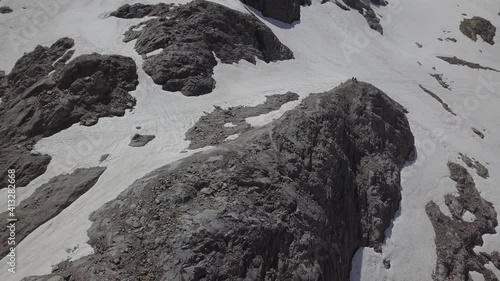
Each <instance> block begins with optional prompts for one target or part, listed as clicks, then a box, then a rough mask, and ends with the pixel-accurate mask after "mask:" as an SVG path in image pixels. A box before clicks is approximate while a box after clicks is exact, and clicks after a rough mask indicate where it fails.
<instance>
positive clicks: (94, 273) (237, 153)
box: [27, 82, 413, 281]
mask: <svg viewBox="0 0 500 281" xmlns="http://www.w3.org/2000/svg"><path fill="white" fill-rule="evenodd" d="M412 149H413V136H412V134H411V131H410V128H409V124H408V121H407V120H406V117H405V114H404V111H403V107H402V106H400V105H399V104H397V103H396V102H394V101H393V100H391V99H390V98H388V97H387V96H386V95H385V94H384V93H382V92H381V91H380V90H378V89H377V88H375V87H373V86H371V85H369V84H366V83H363V82H359V83H353V82H346V83H344V84H342V85H340V86H339V87H337V88H336V89H334V90H332V91H330V92H325V93H321V94H312V95H311V96H309V97H307V98H305V99H304V100H303V101H302V103H301V104H300V105H299V106H298V107H297V108H296V109H294V110H291V111H289V112H287V113H285V115H284V116H283V117H281V118H280V119H278V120H276V121H274V122H272V123H270V124H269V125H267V126H265V127H262V128H259V129H255V130H252V131H249V132H247V133H245V134H244V135H243V136H241V137H240V138H238V139H237V140H235V141H233V142H229V143H227V144H224V145H222V146H219V147H217V148H214V149H212V150H210V151H207V152H203V153H198V154H195V155H193V156H190V157H188V158H186V159H184V160H182V161H178V162H175V163H172V164H171V165H167V166H165V167H163V168H160V169H158V170H156V171H154V172H152V173H150V174H149V175H147V176H146V177H145V178H143V179H141V180H138V181H136V182H135V183H134V184H133V185H132V186H130V187H129V188H128V189H127V190H125V191H124V192H123V193H122V194H121V195H119V196H118V198H116V199H115V200H112V201H110V202H109V203H107V204H105V205H104V206H103V207H102V208H101V209H99V210H98V211H96V212H94V213H93V214H92V215H91V217H90V219H91V220H92V221H93V224H92V227H91V228H90V229H89V232H88V234H89V237H90V240H89V243H90V244H91V245H92V247H93V248H94V250H95V253H94V254H93V255H90V256H87V257H84V258H82V259H80V260H77V261H74V262H64V263H61V264H59V265H58V266H56V269H55V271H54V272H53V274H51V275H48V276H41V277H33V278H29V279H27V280H38V281H42V280H48V279H49V278H62V277H64V276H71V280H74V281H78V280H85V281H88V280H348V278H349V273H350V261H351V259H352V256H353V254H354V253H355V251H356V250H357V249H358V248H359V247H361V246H370V247H377V246H379V245H380V244H381V243H382V241H383V239H384V230H385V228H386V227H388V226H389V224H390V221H391V218H392V217H393V215H394V213H395V212H396V210H397V209H398V206H399V201H400V199H401V194H400V169H401V168H402V166H403V165H404V163H405V160H406V159H407V157H408V155H409V154H410V151H411V150H412Z"/></svg>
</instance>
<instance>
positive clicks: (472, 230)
mask: <svg viewBox="0 0 500 281" xmlns="http://www.w3.org/2000/svg"><path fill="white" fill-rule="evenodd" d="M448 168H449V170H450V178H451V179H452V180H453V181H455V182H456V183H457V185H456V188H457V191H458V196H454V195H452V194H448V195H446V196H445V203H446V205H447V206H448V209H449V210H450V213H451V214H452V217H449V216H446V215H445V214H443V212H442V211H441V210H440V209H439V206H438V205H437V204H436V203H434V202H432V201H431V202H429V203H427V205H426V206H425V211H426V213H427V215H428V216H429V219H430V220H431V222H432V225H433V227H434V231H435V232H436V238H435V243H436V252H437V262H436V270H435V272H434V276H433V279H434V280H438V281H445V280H450V281H451V280H470V276H469V272H470V271H476V272H479V273H481V274H483V276H484V278H485V280H487V281H498V279H497V278H496V277H495V275H494V273H493V272H491V271H490V270H489V269H487V268H485V267H484V264H486V263H488V262H489V261H490V258H491V257H490V255H488V254H487V253H480V254H476V253H475V251H474V247H475V246H477V245H482V243H483V239H482V236H483V235H484V234H495V233H496V231H495V227H496V226H497V225H498V221H497V213H496V211H495V209H494V208H493V205H492V204H491V203H490V202H488V201H486V200H485V199H483V198H482V197H481V195H480V193H479V191H478V190H477V188H476V185H475V183H474V179H473V178H472V176H471V175H470V174H469V173H468V172H467V169H465V168H464V167H462V166H460V165H459V164H457V163H453V162H448ZM466 211H469V212H470V213H472V214H473V215H474V216H475V219H474V221H472V222H468V221H464V220H463V219H462V217H463V215H464V213H465V212H466ZM492 256H493V257H495V252H494V253H492ZM491 261H492V262H494V259H493V258H491Z"/></svg>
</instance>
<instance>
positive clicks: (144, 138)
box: [128, 134, 156, 147]
mask: <svg viewBox="0 0 500 281" xmlns="http://www.w3.org/2000/svg"><path fill="white" fill-rule="evenodd" d="M155 137H156V136H154V135H140V134H135V135H134V136H132V139H131V140H130V143H129V144H128V145H129V146H132V147H142V146H145V145H146V144H148V143H149V142H150V141H152V140H154V139H155Z"/></svg>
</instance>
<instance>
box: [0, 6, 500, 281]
mask: <svg viewBox="0 0 500 281" xmlns="http://www.w3.org/2000/svg"><path fill="white" fill-rule="evenodd" d="M42 2H43V3H45V4H42ZM135 2H136V1H132V0H116V1H106V0H78V1H77V0H47V1H39V0H3V1H2V3H1V5H5V6H10V7H11V8H12V9H13V10H14V12H13V13H10V14H4V15H0V38H4V40H1V41H0V69H1V70H4V71H6V72H7V73H8V72H9V71H10V70H11V69H12V67H13V66H14V63H15V62H16V60H17V59H18V58H19V57H21V56H22V55H23V53H24V52H28V51H31V50H33V49H34V47H35V46H36V45H38V44H42V45H51V44H52V43H53V42H55V41H56V40H57V39H59V38H61V37H64V36H68V37H71V38H73V39H75V43H76V46H75V50H76V53H75V55H74V57H76V56H78V55H80V54H85V53H91V52H99V53H104V54H121V55H125V56H130V57H132V58H134V60H135V61H136V63H137V64H138V72H139V81H140V83H139V86H138V87H137V90H135V91H134V92H132V95H134V96H135V97H136V98H137V106H136V107H135V109H134V110H133V111H131V112H127V113H126V114H125V116H124V117H115V118H102V119H100V120H99V122H98V124H97V125H95V126H92V127H83V126H79V125H78V124H76V125H74V126H72V127H71V128H69V129H67V130H64V131H62V132H60V133H58V134H56V135H53V136H51V137H49V138H45V139H42V140H41V141H40V142H38V143H37V145H36V148H35V150H36V151H39V152H41V153H47V154H50V155H51V156H52V162H51V164H50V165H49V168H48V170H47V172H46V173H45V174H44V175H42V176H40V177H39V178H37V179H35V180H34V181H33V182H31V183H30V184H29V185H28V186H26V187H22V188H19V189H18V190H17V199H18V203H19V202H20V201H21V200H22V199H24V198H26V197H28V196H29V195H31V194H32V192H33V191H34V190H35V189H36V188H37V187H39V186H40V185H41V184H43V183H45V182H47V181H48V180H49V179H50V178H52V177H54V176H56V175H59V174H62V173H70V172H71V171H73V170H74V169H76V168H78V167H92V166H97V165H105V166H107V170H106V171H105V172H104V173H103V175H102V176H101V177H100V179H99V181H98V182H97V183H96V185H95V186H94V187H92V188H91V189H90V190H89V191H88V192H87V193H85V194H84V195H83V196H81V197H80V198H79V199H78V200H77V201H76V202H74V203H73V204H72V205H71V206H69V207H68V208H66V209H65V210H64V211H63V212H62V213H60V214H59V215H58V216H56V217H55V218H53V219H52V220H50V221H48V222H47V223H45V224H44V225H42V226H41V227H39V228H38V229H37V230H35V231H34V232H33V233H31V234H30V235H29V236H28V237H27V238H25V240H24V241H22V242H21V243H20V244H19V245H18V247H17V259H18V264H17V268H16V269H17V272H16V274H11V273H9V272H7V270H6V259H2V261H1V262H0V280H7V281H11V280H12V281H15V280H20V279H21V278H23V277H26V276H30V275H40V274H47V273H50V271H51V267H52V266H53V265H55V264H57V263H59V262H60V261H62V260H64V259H67V258H71V259H76V258H79V257H82V256H85V255H88V254H90V253H92V248H91V247H90V246H89V245H88V244H86V242H87V241H88V237H87V229H88V228H89V227H90V225H91V223H90V221H89V220H88V216H89V214H90V213H91V212H93V211H94V210H96V209H98V208H99V207H100V206H102V205H103V204H104V203H105V202H108V201H110V200H112V199H113V198H115V197H116V196H117V195H118V194H119V193H120V192H122V191H123V190H124V189H125V188H126V187H127V186H129V185H130V184H131V183H132V182H133V181H134V180H136V179H138V178H141V177H142V176H144V175H145V174H147V173H148V172H150V171H152V170H153V169H155V168H158V167H161V166H163V165H165V164H168V163H170V162H172V161H175V160H177V159H180V158H183V157H186V156H187V155H190V154H192V153H194V152H195V151H192V150H188V152H187V153H181V151H183V150H186V149H187V147H188V142H187V141H185V140H184V133H185V132H186V131H187V130H188V129H189V128H190V127H191V126H192V125H193V124H194V123H195V122H196V120H197V119H198V118H199V117H200V116H202V115H203V114H204V113H203V112H204V111H206V112H210V111H211V110H212V109H213V106H214V105H218V106H222V107H229V106H238V105H248V106H254V105H257V104H259V103H262V102H264V101H265V96H266V95H272V94H284V93H286V92H287V91H292V92H296V93H297V94H299V95H300V96H301V98H303V97H305V96H307V95H308V94H309V93H314V92H322V91H326V90H330V89H332V88H333V87H335V86H337V85H338V84H339V83H341V82H343V81H345V80H346V79H350V78H351V77H353V76H355V77H357V78H358V80H362V81H367V82H370V83H372V84H374V85H375V86H377V87H378V88H380V89H381V90H383V91H384V92H385V93H387V94H388V95H389V96H390V97H392V98H393V99H395V100H396V101H398V102H399V103H401V104H402V105H403V106H405V107H406V108H407V109H408V110H409V114H408V115H407V116H408V119H409V121H410V125H411V129H412V132H413V133H414V135H415V138H416V147H417V152H418V157H417V159H416V161H414V162H413V163H408V165H407V166H406V167H405V168H404V169H403V171H402V177H403V183H402V187H403V188H402V195H403V199H402V202H401V209H400V211H399V212H398V214H397V216H396V217H395V219H394V222H393V224H392V225H391V227H390V228H389V229H388V230H387V231H386V234H387V239H386V243H385V245H384V247H383V253H382V254H378V253H375V252H374V251H373V250H372V249H368V248H365V249H360V250H359V251H358V252H357V253H356V255H355V256H354V258H353V270H352V272H351V280H352V281H357V280H363V281H365V280H373V281H378V280H405V281H413V280H415V281H417V280H418V281H420V280H430V279H431V274H432V271H433V269H434V266H435V262H436V254H435V245H434V230H433V228H432V225H431V223H430V221H429V219H428V217H427V215H426V214H425V211H424V206H425V204H426V203H428V202H429V201H431V200H433V201H435V202H436V203H437V204H438V205H439V206H440V208H441V210H442V211H443V212H445V213H449V212H448V210H447V207H446V205H445V204H444V199H443V195H445V194H447V193H452V192H455V191H456V189H455V184H454V182H452V181H451V180H450V179H449V178H448V176H449V172H448V169H447V166H446V163H447V161H448V160H453V161H457V162H459V163H460V161H461V160H459V159H458V153H459V152H462V153H464V154H467V155H469V156H471V157H474V158H475V159H477V160H479V161H480V162H481V163H488V164H486V167H487V168H488V169H489V170H490V178H489V179H486V180H485V179H482V178H480V177H478V176H477V175H475V174H474V173H472V171H471V174H473V176H474V179H475V181H476V184H477V188H478V190H479V191H480V192H481V195H482V196H483V197H484V198H486V199H487V200H489V201H490V202H492V203H493V206H494V207H495V209H496V210H497V212H500V189H499V188H498V184H497V183H498V182H500V175H499V172H500V169H499V167H500V118H499V113H498V112H499V111H498V108H500V98H499V93H500V73H497V72H492V71H484V70H473V69H469V68H467V67H461V66H454V65H450V64H448V63H446V62H444V61H442V60H440V59H438V58H436V56H437V55H446V56H457V57H459V58H462V59H465V60H468V61H471V62H476V63H480V64H482V65H485V66H490V67H493V68H497V69H500V46H499V45H498V44H495V45H493V46H491V45H489V44H487V43H485V42H483V41H482V39H479V40H478V41H477V42H473V41H471V40H470V39H468V38H467V37H465V36H464V35H463V34H462V33H461V32H460V31H459V29H458V27H459V23H460V21H461V20H462V18H464V16H462V13H466V14H467V16H466V17H471V16H475V15H477V16H482V17H484V18H487V19H489V20H490V21H491V22H492V23H493V24H494V25H495V26H496V27H497V28H500V16H499V15H497V13H498V12H500V2H498V1H497V0H482V1H470V0H440V1H434V0H399V1H398V0H391V1H389V2H390V3H389V5H388V6H386V7H379V8H378V7H374V9H375V12H376V13H377V14H379V15H381V17H382V18H381V21H382V24H383V26H384V35H383V36H382V35H380V34H378V33H375V32H373V31H372V30H370V29H369V28H368V27H367V24H366V21H365V19H364V18H363V17H362V16H361V15H360V14H359V13H358V12H357V11H350V12H346V11H343V10H341V9H340V8H339V7H338V6H336V5H335V4H333V3H327V4H323V5H321V4H319V0H315V1H313V2H314V3H313V5H312V6H310V7H305V8H302V9H301V20H300V22H296V23H294V24H292V25H288V24H283V23H278V22H276V21H273V20H270V19H266V18H261V19H262V21H263V22H264V23H265V24H267V25H268V26H269V27H270V28H271V29H272V30H273V31H274V33H275V34H276V35H277V36H278V38H279V39H280V40H281V41H282V42H283V43H284V44H286V45H287V46H288V47H289V48H290V49H291V50H292V51H293V52H294V55H295V60H290V61H283V62H275V63H269V64H266V63H264V62H261V61H258V62H257V63H256V64H255V65H253V64H251V63H248V62H245V61H242V62H239V63H236V64H232V65H226V64H220V63H219V64H218V65H217V66H216V68H215V75H214V78H215V80H216V82H217V85H216V88H215V90H214V91H213V92H212V93H210V94H208V95H205V96H201V97H185V96H183V95H182V94H180V93H172V92H165V91H162V89H161V87H160V86H158V85H155V84H154V83H153V82H152V80H151V78H150V77H149V76H147V75H146V74H145V73H144V71H142V69H141V64H142V58H141V57H140V56H139V55H137V53H136V52H135V51H134V49H133V44H134V42H129V43H127V44H125V43H123V42H122V41H121V40H122V39H123V35H122V34H123V32H125V31H126V30H127V29H128V27H130V26H132V25H134V24H137V23H139V22H140V21H142V20H141V19H133V20H124V19H117V18H113V17H106V15H107V14H108V13H109V12H111V11H113V10H115V9H117V8H118V7H120V6H121V5H123V4H132V3H135ZM140 2H142V3H158V2H159V1H150V0H145V1H140ZM165 2H172V1H165ZM177 2H178V3H186V2H188V1H177ZM214 2H218V3H221V4H224V5H227V6H229V7H231V8H234V9H237V10H239V11H242V12H246V13H248V11H247V9H245V7H244V6H243V5H242V4H241V3H240V2H239V1H237V0H217V1H214ZM448 31H449V32H448ZM498 36H500V35H497V38H496V41H500V39H499V38H498ZM446 37H453V38H455V39H457V40H458V42H457V43H453V42H448V41H446V40H444V41H439V40H437V38H443V39H444V38H446ZM415 42H418V43H420V44H422V45H423V47H422V48H418V47H417V46H416V44H415ZM417 61H418V62H420V63H421V65H419V64H418V63H417ZM432 67H435V68H436V70H433V69H432ZM430 73H442V74H444V77H445V79H446V81H453V82H452V83H451V89H452V91H448V90H446V89H443V88H442V87H441V86H440V85H439V84H438V82H437V81H436V80H435V79H434V78H432V77H431V76H430V75H429V74H430ZM418 84H422V85H423V86H424V87H426V88H427V89H429V90H431V91H433V92H435V93H436V94H437V95H439V96H440V97H441V98H442V99H443V100H444V101H445V102H446V103H448V104H449V105H450V107H451V108H452V109H453V110H454V111H455V112H456V113H457V114H458V116H452V115H451V114H449V113H448V112H446V111H445V110H444V109H443V108H442V107H441V105H440V104H439V103H438V102H437V101H436V100H435V99H433V98H432V97H430V96H429V95H427V94H426V93H424V92H423V91H422V90H421V89H420V88H419V87H418ZM298 103H299V102H293V103H290V104H286V105H284V106H283V107H282V108H281V109H280V110H278V111H276V112H271V113H269V114H266V115H263V116H258V117H253V118H248V120H247V121H248V122H249V123H251V124H252V125H254V126H261V125H263V124H265V123H267V122H269V121H271V120H272V119H274V118H277V117H279V116H280V115H281V114H282V113H283V112H284V111H285V110H287V109H290V108H293V106H295V105H297V104H298ZM136 126H141V127H142V128H141V129H140V130H137V129H135V128H136ZM471 127H476V128H479V129H481V130H482V129H485V136H486V137H485V139H480V138H479V137H478V136H476V135H475V134H474V133H473V132H472V131H471ZM136 132H140V133H144V134H154V135H156V138H155V139H154V140H153V141H151V142H150V143H149V144H148V145H147V146H145V147H141V148H133V147H130V146H128V143H129V141H130V138H131V137H132V135H133V134H134V133H136ZM106 153H109V154H110V157H109V159H108V160H107V161H105V162H103V163H101V164H99V158H100V156H101V155H102V154H106ZM0 198H6V196H5V190H0ZM0 210H6V200H2V201H0ZM497 231H500V229H498V228H497ZM75 247H76V249H75V250H74V251H69V253H68V252H67V251H66V249H74V248H75ZM499 249H500V237H499V236H498V234H495V235H485V243H484V245H483V246H482V247H477V248H476V250H480V251H485V252H491V251H493V250H499ZM384 258H385V259H387V260H390V261H391V268H390V269H385V268H384V266H383V263H382V261H383V259H384ZM489 267H490V269H492V268H494V266H492V265H490V266H489ZM495 272H496V273H497V275H498V272H499V271H498V270H496V271H495ZM473 277H474V280H476V281H477V280H481V279H480V278H478V277H477V276H476V275H475V273H474V276H473ZM498 277H499V278H500V275H498ZM476 278H477V279H476Z"/></svg>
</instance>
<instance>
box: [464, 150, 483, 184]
mask: <svg viewBox="0 0 500 281" xmlns="http://www.w3.org/2000/svg"><path fill="white" fill-rule="evenodd" d="M459 155H460V159H462V161H463V162H464V163H465V165H467V167H469V168H472V169H476V172H477V175H478V176H480V177H482V178H484V179H486V178H488V177H489V176H490V172H489V171H488V168H486V167H485V166H484V165H483V164H481V163H480V162H479V161H477V160H473V159H470V157H469V156H467V155H465V154H462V153H459Z"/></svg>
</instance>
